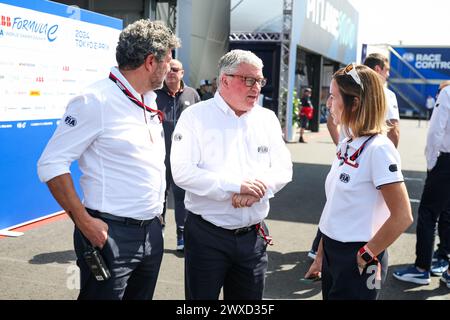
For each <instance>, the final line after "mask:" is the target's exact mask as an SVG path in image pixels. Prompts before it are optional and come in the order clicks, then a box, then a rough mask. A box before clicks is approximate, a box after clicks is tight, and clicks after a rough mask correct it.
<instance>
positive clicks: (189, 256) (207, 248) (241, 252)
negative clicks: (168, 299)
mask: <svg viewBox="0 0 450 320" xmlns="http://www.w3.org/2000/svg"><path fill="white" fill-rule="evenodd" d="M264 229H265V230H266V234H267V233H268V232H267V228H266V227H264ZM184 239H185V249H184V250H185V251H184V253H185V294H186V299H187V300H199V299H201V300H217V299H218V298H219V294H220V290H221V288H222V287H223V297H224V300H261V299H262V297H263V291H264V282H265V274H266V271H267V261H268V258H267V253H266V244H265V242H264V240H263V239H262V238H261V237H259V236H258V235H257V233H256V230H255V229H254V228H252V229H251V230H249V231H248V232H245V233H241V234H238V235H236V234H234V232H233V231H231V230H226V229H223V228H220V227H217V226H215V225H213V224H212V223H209V222H207V221H206V220H204V219H202V218H201V217H200V216H199V215H196V214H193V213H190V212H188V215H187V219H186V224H185V230H184Z"/></svg>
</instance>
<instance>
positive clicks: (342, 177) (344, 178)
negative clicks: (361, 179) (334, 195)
mask: <svg viewBox="0 0 450 320" xmlns="http://www.w3.org/2000/svg"><path fill="white" fill-rule="evenodd" d="M339 180H341V181H342V182H343V183H349V182H350V175H349V174H347V173H341V175H340V176H339Z"/></svg>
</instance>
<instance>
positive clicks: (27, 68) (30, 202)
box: [0, 0, 122, 229]
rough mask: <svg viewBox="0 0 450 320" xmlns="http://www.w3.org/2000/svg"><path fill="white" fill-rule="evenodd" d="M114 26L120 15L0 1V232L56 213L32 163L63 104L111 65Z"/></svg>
mask: <svg viewBox="0 0 450 320" xmlns="http://www.w3.org/2000/svg"><path fill="white" fill-rule="evenodd" d="M121 29H122V22H121V20H118V19H115V18H110V17H106V16H103V15H100V14H95V13H92V12H88V11H85V10H80V9H79V8H76V7H68V6H65V5H62V4H58V3H53V2H49V1H43V0H34V1H33V0H32V1H2V3H0V52H1V55H0V96H1V99H0V143H1V148H0V150H1V151H0V152H1V157H0V176H1V181H0V191H1V193H0V229H4V228H9V227H11V226H16V225H20V224H22V223H24V222H27V221H30V220H34V219H37V218H39V217H42V216H44V215H48V214H51V213H54V212H57V211H59V210H61V209H60V207H59V206H58V205H57V204H56V202H55V201H54V200H53V198H52V197H51V195H50V193H49V191H48V190H47V187H46V186H45V184H42V183H41V182H40V181H39V180H38V177H37V173H36V162H37V160H38V159H39V156H40V154H41V153H42V151H43V149H44V147H45V145H46V143H47V141H48V140H49V138H50V137H51V135H52V134H53V132H54V130H55V129H56V126H57V125H58V123H59V119H60V118H61V116H62V115H63V113H64V111H65V108H66V106H67V102H68V101H69V100H70V99H71V98H72V97H74V96H75V95H77V94H78V93H79V92H80V90H81V89H82V88H83V87H85V86H87V85H89V84H90V83H92V82H94V81H97V80H100V79H103V78H105V77H107V76H108V73H109V69H110V68H111V66H113V65H115V64H116V62H115V48H116V45H117V40H118V35H119V33H120V31H121ZM73 167H74V168H73V175H74V177H75V178H78V176H79V172H78V169H77V167H76V165H75V166H73ZM75 180H77V179H75ZM77 189H78V186H77Z"/></svg>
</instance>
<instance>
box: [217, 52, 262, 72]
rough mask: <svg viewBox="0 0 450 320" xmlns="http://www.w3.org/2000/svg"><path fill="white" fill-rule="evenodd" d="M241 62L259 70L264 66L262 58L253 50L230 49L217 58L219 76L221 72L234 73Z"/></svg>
mask: <svg viewBox="0 0 450 320" xmlns="http://www.w3.org/2000/svg"><path fill="white" fill-rule="evenodd" d="M241 63H246V64H250V65H252V66H255V67H257V68H259V69H261V70H262V68H263V67H264V64H263V62H262V60H261V59H260V58H258V57H257V56H256V54H254V53H253V52H251V51H247V50H239V49H236V50H231V51H230V52H228V53H226V54H225V55H224V56H222V58H220V60H219V77H222V74H232V73H234V72H235V71H236V69H237V68H238V67H239V65H240V64H241Z"/></svg>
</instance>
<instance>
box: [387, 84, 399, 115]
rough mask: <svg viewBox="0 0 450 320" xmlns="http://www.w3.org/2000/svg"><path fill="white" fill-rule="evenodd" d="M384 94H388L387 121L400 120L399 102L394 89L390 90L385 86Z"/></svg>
mask: <svg viewBox="0 0 450 320" xmlns="http://www.w3.org/2000/svg"><path fill="white" fill-rule="evenodd" d="M384 95H385V96H386V104H387V110H386V121H389V120H397V121H399V120H400V114H399V112H398V102H397V97H396V95H395V93H394V92H393V91H392V90H389V89H388V88H387V87H384Z"/></svg>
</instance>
